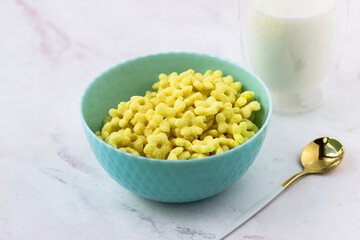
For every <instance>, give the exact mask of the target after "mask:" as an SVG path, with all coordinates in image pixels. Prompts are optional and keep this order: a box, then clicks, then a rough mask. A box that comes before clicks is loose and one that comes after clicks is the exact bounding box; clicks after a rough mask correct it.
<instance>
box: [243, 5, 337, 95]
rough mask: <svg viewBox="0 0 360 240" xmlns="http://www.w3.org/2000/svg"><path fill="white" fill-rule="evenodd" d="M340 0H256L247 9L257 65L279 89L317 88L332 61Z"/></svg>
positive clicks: (289, 91) (257, 70)
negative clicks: (338, 2) (338, 1)
mask: <svg viewBox="0 0 360 240" xmlns="http://www.w3.org/2000/svg"><path fill="white" fill-rule="evenodd" d="M337 5H338V4H337V1H336V0H250V1H249V4H247V9H246V12H247V14H246V20H247V32H246V38H247V44H248V54H249V60H250V63H251V67H252V69H253V70H254V72H255V73H256V74H258V75H259V76H260V77H261V78H262V79H263V80H264V81H265V83H266V84H267V86H268V87H269V89H270V91H271V92H273V93H275V94H297V93H304V92H311V91H314V90H315V89H316V87H317V86H318V85H319V83H320V82H321V81H322V80H324V78H325V77H326V75H327V73H329V70H330V68H331V65H332V59H333V56H334V53H335V48H336V40H337V35H338V22H339V9H338V6H337Z"/></svg>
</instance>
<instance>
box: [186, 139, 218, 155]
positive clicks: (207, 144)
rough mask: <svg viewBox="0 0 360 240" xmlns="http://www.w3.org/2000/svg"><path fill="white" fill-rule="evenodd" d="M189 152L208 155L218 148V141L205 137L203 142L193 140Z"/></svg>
mask: <svg viewBox="0 0 360 240" xmlns="http://www.w3.org/2000/svg"><path fill="white" fill-rule="evenodd" d="M192 144H193V145H192V147H191V150H192V151H193V152H196V153H210V152H212V151H214V150H215V149H216V148H218V147H219V139H217V138H215V139H214V138H213V137H211V136H207V137H205V138H204V140H202V141H200V140H197V139H196V140H194V141H193V142H192Z"/></svg>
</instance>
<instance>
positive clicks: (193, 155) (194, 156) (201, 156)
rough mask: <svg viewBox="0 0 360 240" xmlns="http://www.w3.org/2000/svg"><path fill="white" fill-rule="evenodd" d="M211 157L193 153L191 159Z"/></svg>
mask: <svg viewBox="0 0 360 240" xmlns="http://www.w3.org/2000/svg"><path fill="white" fill-rule="evenodd" d="M207 156H209V155H206V154H203V153H193V154H192V155H191V156H190V158H203V157H207Z"/></svg>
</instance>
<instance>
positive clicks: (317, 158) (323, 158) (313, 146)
mask: <svg viewBox="0 0 360 240" xmlns="http://www.w3.org/2000/svg"><path fill="white" fill-rule="evenodd" d="M344 153H345V151H344V147H343V145H342V144H341V143H340V142H339V141H338V140H336V139H335V138H331V137H323V138H318V139H316V140H314V141H312V142H311V143H309V144H308V145H307V146H306V147H305V148H304V150H303V151H302V153H301V157H300V159H301V164H302V165H303V167H304V170H303V171H302V172H300V173H298V174H295V175H294V176H292V177H291V178H289V179H288V180H287V181H285V182H284V183H283V184H282V185H281V186H279V187H278V188H277V189H275V190H274V191H273V192H272V193H271V194H270V195H268V196H267V197H266V198H264V199H263V200H261V201H260V202H258V203H256V204H255V205H254V206H253V207H251V208H250V209H249V210H248V211H247V212H245V214H243V216H241V217H240V218H239V219H237V220H236V221H235V222H234V223H233V224H232V225H231V226H229V228H227V230H225V231H224V232H223V233H222V234H220V236H219V237H218V238H216V239H219V240H220V239H224V238H225V237H226V236H228V235H229V234H230V233H232V232H233V231H235V230H236V229H237V228H238V227H240V226H241V225H242V224H244V223H245V222H246V221H247V220H249V219H250V218H251V217H252V216H254V215H255V214H256V213H257V212H259V211H260V210H261V209H263V208H264V207H265V206H266V205H268V204H269V203H270V202H271V201H272V200H273V199H274V198H275V197H277V196H278V195H279V194H280V193H281V192H282V191H283V190H285V189H286V188H287V187H288V186H289V185H290V184H291V183H293V182H294V181H295V180H296V179H298V178H299V177H301V176H304V175H306V174H320V173H326V172H329V171H331V170H333V169H334V168H336V167H337V166H338V165H339V164H340V163H341V161H342V160H343V158H344Z"/></svg>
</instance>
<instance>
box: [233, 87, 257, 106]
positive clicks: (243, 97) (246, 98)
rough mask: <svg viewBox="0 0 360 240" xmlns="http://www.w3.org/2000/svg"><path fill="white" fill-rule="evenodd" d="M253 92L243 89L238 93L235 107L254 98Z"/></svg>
mask: <svg viewBox="0 0 360 240" xmlns="http://www.w3.org/2000/svg"><path fill="white" fill-rule="evenodd" d="M254 95H255V93H254V92H252V91H245V92H243V93H241V94H240V97H239V98H238V99H237V100H236V102H235V107H238V108H241V107H243V106H245V104H247V103H249V102H251V101H252V100H253V99H254Z"/></svg>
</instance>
